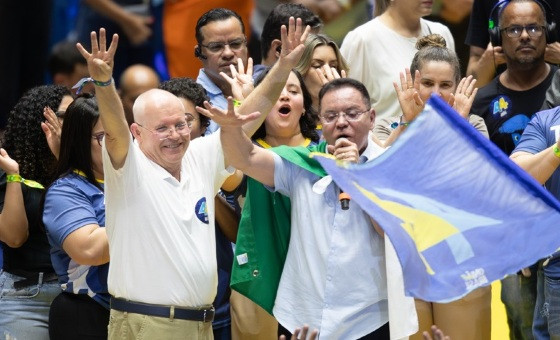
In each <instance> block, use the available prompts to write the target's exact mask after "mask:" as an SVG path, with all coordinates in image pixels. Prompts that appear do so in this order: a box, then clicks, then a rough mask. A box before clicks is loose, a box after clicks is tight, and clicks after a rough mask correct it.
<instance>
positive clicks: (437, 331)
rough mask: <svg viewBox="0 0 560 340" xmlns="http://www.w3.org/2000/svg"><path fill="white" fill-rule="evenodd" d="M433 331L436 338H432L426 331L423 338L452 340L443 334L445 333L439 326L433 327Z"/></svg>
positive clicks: (425, 339) (428, 339)
mask: <svg viewBox="0 0 560 340" xmlns="http://www.w3.org/2000/svg"><path fill="white" fill-rule="evenodd" d="M431 330H432V334H433V335H434V336H433V337H432V336H431V335H430V333H429V332H427V331H424V333H422V337H424V340H451V338H450V337H449V336H447V335H445V334H443V331H442V330H441V329H439V328H438V327H437V326H435V325H434V326H432V329H431Z"/></svg>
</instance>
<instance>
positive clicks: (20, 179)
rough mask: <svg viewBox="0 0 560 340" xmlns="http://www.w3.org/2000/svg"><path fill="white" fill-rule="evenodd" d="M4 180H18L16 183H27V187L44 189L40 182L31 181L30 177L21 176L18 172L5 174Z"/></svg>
mask: <svg viewBox="0 0 560 340" xmlns="http://www.w3.org/2000/svg"><path fill="white" fill-rule="evenodd" d="M6 182H8V183H13V182H18V183H23V184H25V185H27V186H28V187H31V188H35V189H45V187H43V186H42V185H41V183H39V182H35V181H32V180H30V179H24V178H23V177H21V176H20V175H18V174H14V175H7V176H6Z"/></svg>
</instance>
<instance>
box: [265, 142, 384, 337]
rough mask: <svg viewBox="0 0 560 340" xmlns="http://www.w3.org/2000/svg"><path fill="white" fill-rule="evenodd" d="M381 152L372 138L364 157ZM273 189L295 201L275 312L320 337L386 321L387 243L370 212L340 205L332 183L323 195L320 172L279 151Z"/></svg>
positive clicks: (358, 332) (355, 333) (357, 332)
mask: <svg viewBox="0 0 560 340" xmlns="http://www.w3.org/2000/svg"><path fill="white" fill-rule="evenodd" d="M382 150H383V149H381V148H380V147H378V146H377V145H376V144H374V143H373V142H370V143H369V145H368V147H367V148H366V150H365V151H364V153H363V154H362V155H365V156H366V157H367V158H368V159H373V158H375V157H376V156H377V155H379V154H380V153H381V152H382ZM275 166H276V168H275V179H274V183H275V190H277V191H279V192H281V193H282V194H285V195H287V196H289V197H290V198H291V200H292V218H291V222H292V229H291V236H290V245H289V249H288V254H287V257H286V262H285V265H284V269H283V272H282V277H281V280H280V285H279V287H278V293H277V296H276V301H275V305H274V310H273V312H274V316H275V317H276V318H277V320H278V321H279V322H280V323H281V324H282V325H283V326H284V327H286V328H287V329H288V330H290V331H291V332H293V331H294V330H295V328H296V327H300V326H302V325H303V324H308V325H310V328H311V329H314V328H317V329H319V330H320V336H321V338H322V339H352V338H354V339H355V338H360V337H362V336H364V335H367V334H369V333H371V332H373V331H374V330H376V329H378V328H379V327H381V326H382V325H384V324H385V323H387V322H388V320H389V318H388V311H387V276H386V272H385V256H384V241H383V238H382V237H381V236H379V235H378V234H377V233H376V231H375V230H374V228H373V225H372V223H371V221H370V218H369V216H368V215H367V214H366V213H365V212H364V211H363V210H361V209H360V208H359V207H358V205H357V204H355V203H354V204H353V203H352V202H350V209H349V210H342V209H341V207H340V202H339V200H338V194H339V192H340V189H339V188H338V187H337V186H336V185H335V183H334V182H332V183H330V184H328V185H327V186H326V189H325V192H324V193H317V190H315V191H314V190H313V185H314V184H315V183H316V182H317V181H318V180H319V179H320V178H319V177H318V176H316V175H314V174H312V173H310V172H308V171H306V170H304V169H302V168H300V167H298V166H296V165H294V164H292V163H290V162H288V161H285V160H283V159H282V158H280V157H279V156H275Z"/></svg>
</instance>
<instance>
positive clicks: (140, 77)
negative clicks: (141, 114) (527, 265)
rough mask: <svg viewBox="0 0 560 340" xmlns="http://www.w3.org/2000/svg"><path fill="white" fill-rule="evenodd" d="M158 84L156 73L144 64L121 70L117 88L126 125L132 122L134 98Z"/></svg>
mask: <svg viewBox="0 0 560 340" xmlns="http://www.w3.org/2000/svg"><path fill="white" fill-rule="evenodd" d="M158 85H159V77H158V75H157V73H156V72H155V71H154V70H153V69H152V68H151V67H148V66H146V65H142V64H136V65H132V66H129V67H128V68H127V69H126V70H125V71H124V72H123V74H122V75H121V79H120V89H119V90H120V95H121V99H122V101H123V107H124V112H125V115H126V120H127V122H128V125H130V124H132V123H133V122H134V118H133V114H132V105H133V104H134V101H135V100H136V98H137V97H138V96H139V95H140V94H142V93H144V92H146V91H148V90H150V89H154V88H157V87H158Z"/></svg>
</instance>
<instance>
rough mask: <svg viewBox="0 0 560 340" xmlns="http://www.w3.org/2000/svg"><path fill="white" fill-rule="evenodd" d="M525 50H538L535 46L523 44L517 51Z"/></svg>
mask: <svg viewBox="0 0 560 340" xmlns="http://www.w3.org/2000/svg"><path fill="white" fill-rule="evenodd" d="M524 48H531V49H533V50H536V49H537V48H536V47H535V46H533V45H532V44H521V45H520V46H519V47H517V49H516V51H519V50H521V49H524Z"/></svg>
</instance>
